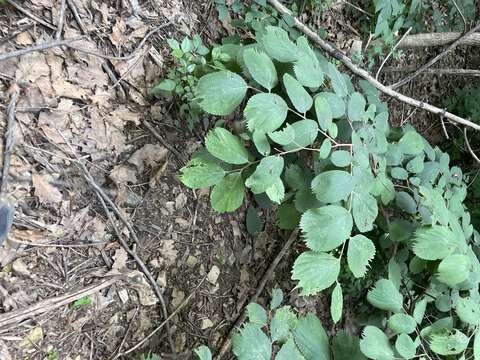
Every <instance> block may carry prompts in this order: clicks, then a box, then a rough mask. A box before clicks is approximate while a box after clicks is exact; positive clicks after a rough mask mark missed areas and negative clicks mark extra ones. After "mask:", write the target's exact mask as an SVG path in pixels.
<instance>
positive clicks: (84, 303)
mask: <svg viewBox="0 0 480 360" xmlns="http://www.w3.org/2000/svg"><path fill="white" fill-rule="evenodd" d="M88 305H92V298H91V297H90V296H84V297H82V298H80V299H78V300H76V301H75V302H74V303H73V305H72V309H78V308H80V307H82V306H88Z"/></svg>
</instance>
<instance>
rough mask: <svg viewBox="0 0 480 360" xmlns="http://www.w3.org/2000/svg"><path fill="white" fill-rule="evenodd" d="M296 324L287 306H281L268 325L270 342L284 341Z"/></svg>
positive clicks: (294, 317)
mask: <svg viewBox="0 0 480 360" xmlns="http://www.w3.org/2000/svg"><path fill="white" fill-rule="evenodd" d="M296 324H297V317H296V316H295V314H294V313H293V312H292V311H291V310H290V307H289V306H282V307H281V308H279V309H278V310H277V311H275V315H274V316H273V319H272V322H271V323H270V334H271V335H272V341H273V342H275V341H285V340H286V339H287V338H288V336H289V334H290V331H291V330H292V329H293V328H294V327H295V326H296Z"/></svg>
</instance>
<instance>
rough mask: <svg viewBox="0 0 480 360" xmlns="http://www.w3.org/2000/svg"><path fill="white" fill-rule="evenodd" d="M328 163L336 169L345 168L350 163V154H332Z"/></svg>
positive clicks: (339, 151) (335, 152)
mask: <svg viewBox="0 0 480 360" xmlns="http://www.w3.org/2000/svg"><path fill="white" fill-rule="evenodd" d="M326 140H328V139H326ZM330 161H331V162H332V164H333V165H335V166H337V167H346V166H349V165H350V164H351V162H352V154H350V151H346V150H337V151H334V152H333V153H332V157H331V158H330Z"/></svg>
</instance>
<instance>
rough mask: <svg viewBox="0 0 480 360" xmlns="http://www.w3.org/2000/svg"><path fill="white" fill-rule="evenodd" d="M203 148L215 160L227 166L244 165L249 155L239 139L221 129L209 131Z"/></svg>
mask: <svg viewBox="0 0 480 360" xmlns="http://www.w3.org/2000/svg"><path fill="white" fill-rule="evenodd" d="M205 147H206V148H207V150H208V152H209V153H210V154H212V155H213V156H215V157H216V158H218V159H220V160H223V161H225V162H227V163H229V164H236V165H241V164H246V163H247V162H248V157H249V154H248V152H247V150H246V149H245V147H244V146H243V144H242V142H241V140H240V138H239V137H237V136H235V135H233V134H232V133H231V132H230V131H228V130H225V129H223V128H221V127H217V128H215V129H213V130H211V131H210V132H209V133H208V135H207V137H206V139H205Z"/></svg>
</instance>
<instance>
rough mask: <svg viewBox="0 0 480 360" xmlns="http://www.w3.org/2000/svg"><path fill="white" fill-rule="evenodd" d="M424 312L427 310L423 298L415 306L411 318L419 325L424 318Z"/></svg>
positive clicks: (425, 300) (425, 301)
mask: <svg viewBox="0 0 480 360" xmlns="http://www.w3.org/2000/svg"><path fill="white" fill-rule="evenodd" d="M425 310H427V299H425V298H423V299H422V300H420V301H419V302H417V303H416V304H415V309H414V310H413V318H414V319H415V321H416V322H417V324H419V325H420V324H421V323H422V320H423V317H424V316H425Z"/></svg>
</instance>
